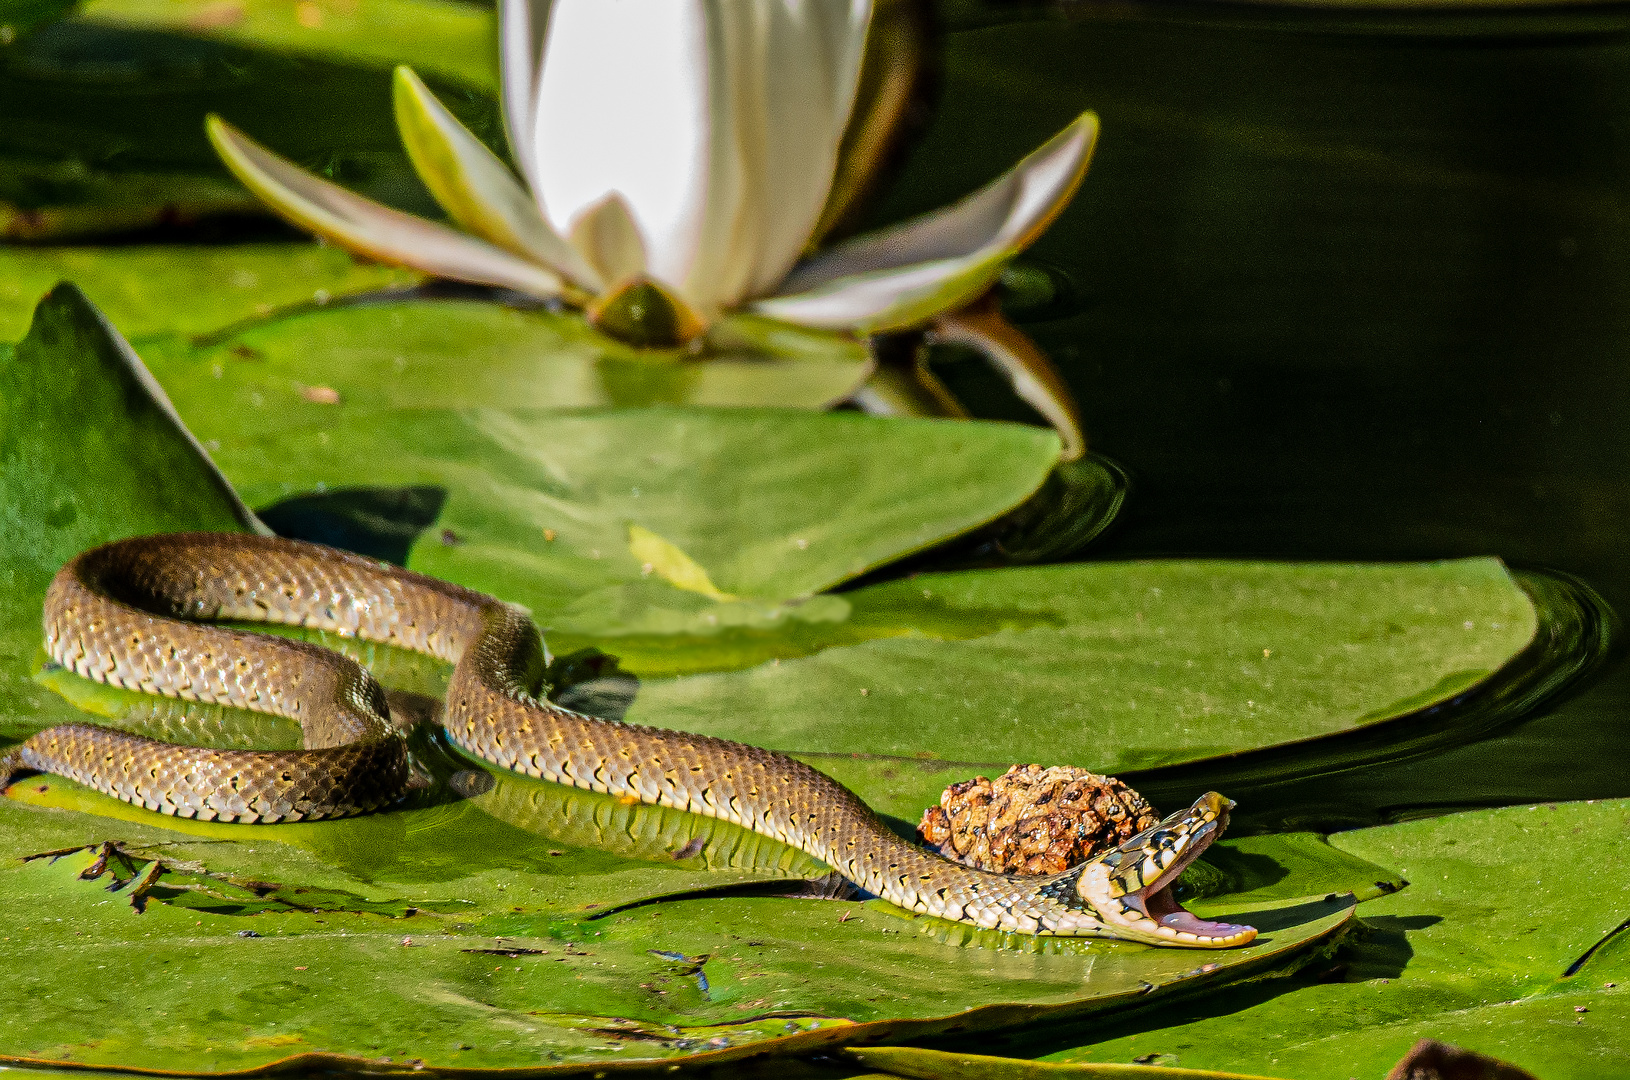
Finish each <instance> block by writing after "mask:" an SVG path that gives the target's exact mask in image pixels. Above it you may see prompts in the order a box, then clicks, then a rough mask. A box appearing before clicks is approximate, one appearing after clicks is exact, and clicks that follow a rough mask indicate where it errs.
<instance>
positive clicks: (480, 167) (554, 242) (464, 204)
mask: <svg viewBox="0 0 1630 1080" xmlns="http://www.w3.org/2000/svg"><path fill="white" fill-rule="evenodd" d="M393 96H394V98H395V104H396V126H397V129H398V130H399V131H400V132H401V135H402V143H403V145H404V146H406V147H407V152H408V157H409V158H410V159H411V160H412V162H413V167H414V169H415V170H417V172H418V173H419V178H420V179H421V180H423V181H424V183H425V186H426V187H428V188H429V189H430V193H431V194H432V195H434V196H435V197H436V201H437V202H438V203H440V204H441V206H442V209H444V210H446V211H447V215H448V216H449V217H451V218H452V219H453V220H454V221H455V222H457V223H458V224H459V225H460V226H462V227H463V228H464V229H466V230H467V231H469V232H471V233H474V234H475V235H476V236H479V237H481V239H483V240H487V241H489V242H491V243H494V244H497V245H498V246H499V247H501V248H505V249H506V250H509V251H512V252H514V253H515V254H517V255H519V256H521V257H522V258H523V259H526V260H528V261H530V262H541V263H542V264H543V265H545V266H548V267H551V268H553V269H554V270H557V271H559V272H560V273H561V274H563V275H564V276H566V277H568V278H570V279H571V280H573V281H575V282H577V283H578V284H579V285H582V286H583V287H584V288H586V289H588V290H589V291H590V292H598V291H599V290H600V288H601V286H602V284H603V283H602V282H601V280H600V278H599V277H598V275H596V274H595V272H594V271H593V270H592V269H590V267H589V265H588V264H587V263H585V262H584V261H583V259H582V257H581V256H579V255H578V253H577V250H576V249H575V248H573V247H572V246H571V245H570V244H568V243H567V242H566V241H565V240H564V239H562V238H561V237H560V236H559V235H558V234H557V233H556V232H555V230H554V229H552V228H550V226H549V223H548V222H547V221H545V220H543V215H542V214H540V213H539V212H538V208H537V205H536V204H535V203H534V202H533V201H532V196H531V195H530V194H528V193H527V191H526V189H525V188H523V187H521V185H520V183H519V182H517V181H516V179H515V175H514V174H513V173H511V172H510V171H509V169H508V167H507V166H505V165H504V163H503V162H502V161H499V160H498V157H497V155H496V154H494V153H493V152H492V151H491V150H488V149H487V147H486V145H485V144H484V143H482V141H481V140H480V139H477V138H476V137H475V136H474V135H472V134H470V131H469V129H468V128H466V127H465V126H464V125H463V124H461V123H459V122H458V118H457V117H455V116H454V115H453V114H452V113H450V112H448V111H447V109H446V107H445V106H443V105H442V103H441V102H440V101H438V100H436V95H434V94H432V93H431V92H430V88H429V87H427V86H425V84H424V83H423V82H422V81H421V80H420V79H419V77H418V76H417V75H415V74H414V73H413V70H412V69H411V68H406V67H399V68H397V69H396V80H395V85H394V94H393Z"/></svg>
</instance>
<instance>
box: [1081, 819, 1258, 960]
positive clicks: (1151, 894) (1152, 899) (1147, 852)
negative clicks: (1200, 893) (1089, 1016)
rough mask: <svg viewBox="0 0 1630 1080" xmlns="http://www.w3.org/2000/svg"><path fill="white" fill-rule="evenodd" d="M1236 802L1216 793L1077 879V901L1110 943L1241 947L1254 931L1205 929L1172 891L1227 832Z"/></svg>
mask: <svg viewBox="0 0 1630 1080" xmlns="http://www.w3.org/2000/svg"><path fill="white" fill-rule="evenodd" d="M1233 806H1234V804H1233V802H1232V801H1230V800H1228V799H1225V798H1223V797H1222V796H1221V795H1219V794H1217V793H1216V792H1215V791H1210V792H1207V793H1206V794H1204V795H1202V796H1201V797H1200V798H1199V799H1197V800H1195V803H1194V805H1193V806H1190V807H1188V808H1187V809H1185V810H1180V811H1178V812H1177V813H1175V814H1172V815H1171V816H1169V817H1167V818H1166V819H1165V820H1164V821H1162V822H1161V823H1160V824H1158V825H1155V826H1153V827H1152V828H1148V829H1145V830H1144V831H1143V832H1141V833H1139V834H1138V835H1136V836H1134V837H1132V838H1131V839H1130V840H1128V841H1126V842H1125V843H1124V844H1122V845H1121V846H1120V847H1118V848H1116V849H1115V850H1114V851H1111V852H1109V853H1107V854H1105V855H1102V856H1100V857H1099V858H1098V859H1096V860H1094V861H1093V862H1090V863H1088V864H1087V865H1086V866H1085V867H1084V868H1083V869H1082V872H1081V876H1080V877H1079V878H1078V879H1077V885H1076V890H1077V893H1078V895H1079V897H1080V899H1081V900H1082V901H1083V902H1084V903H1085V904H1086V905H1087V906H1088V907H1090V908H1091V909H1092V911H1093V912H1094V913H1095V914H1096V915H1097V916H1098V918H1099V919H1100V920H1101V921H1102V922H1103V923H1104V927H1105V929H1106V930H1107V931H1108V932H1109V933H1110V935H1112V936H1114V937H1119V938H1125V939H1128V940H1131V941H1142V942H1147V943H1149V944H1151V945H1178V946H1187V947H1189V948H1195V949H1222V948H1228V947H1230V946H1233V945H1244V944H1246V943H1247V942H1249V941H1251V940H1253V939H1254V938H1255V937H1256V933H1257V932H1256V928H1255V927H1251V926H1240V925H1236V924H1234V923H1223V922H1208V921H1207V920H1205V919H1201V918H1199V917H1198V916H1196V915H1193V914H1191V913H1190V912H1188V911H1187V910H1185V909H1184V907H1183V905H1182V904H1180V903H1178V901H1177V897H1176V896H1175V895H1174V894H1173V892H1172V886H1173V885H1174V884H1175V883H1176V881H1177V879H1178V877H1179V876H1180V875H1181V874H1182V873H1183V871H1184V870H1186V869H1188V866H1189V864H1190V863H1192V862H1193V861H1194V860H1195V859H1197V858H1199V857H1200V853H1201V852H1203V851H1205V849H1206V848H1208V847H1210V846H1211V844H1212V841H1214V840H1216V839H1217V837H1219V836H1221V835H1222V832H1223V830H1224V829H1225V828H1227V827H1228V811H1229V810H1230V809H1232V808H1233Z"/></svg>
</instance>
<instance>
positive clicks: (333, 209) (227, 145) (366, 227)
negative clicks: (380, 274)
mask: <svg viewBox="0 0 1630 1080" xmlns="http://www.w3.org/2000/svg"><path fill="white" fill-rule="evenodd" d="M206 128H207V130H208V131H209V138H210V141H211V142H212V143H214V144H215V149H216V151H217V152H218V153H219V154H220V155H221V158H222V159H223V160H224V161H225V162H226V164H227V166H228V167H229V168H231V170H232V172H233V173H234V174H235V175H236V176H237V178H238V179H239V180H242V181H243V183H244V185H245V186H246V187H248V188H249V190H250V191H253V192H254V193H255V194H256V195H259V196H260V197H261V198H262V199H264V200H265V201H266V202H267V203H268V204H270V206H271V207H272V209H274V210H276V211H277V212H278V213H280V214H282V215H283V216H284V217H286V218H288V219H289V220H290V221H292V222H294V223H295V224H296V225H300V226H302V227H304V228H307V229H310V230H311V231H312V232H314V233H316V234H317V235H318V236H323V237H327V238H328V239H330V240H333V241H334V242H335V243H338V244H339V245H340V246H342V247H344V248H346V249H348V250H350V251H354V252H357V253H358V254H361V255H366V256H368V257H369V258H371V259H378V260H379V261H380V262H387V263H395V264H397V265H399V266H411V267H413V268H414V269H415V270H423V271H425V272H426V273H429V274H435V275H437V276H438V277H445V278H452V279H453V280H455V281H469V282H474V283H475V284H478V285H497V286H500V287H502V288H506V289H516V290H519V291H520V292H525V293H531V294H533V295H535V296H557V295H559V293H560V290H561V281H560V277H559V276H558V275H556V274H555V273H554V272H553V271H551V270H547V269H545V268H544V267H541V266H538V265H536V264H534V263H530V262H527V261H525V260H524V259H521V258H519V257H517V256H515V255H511V254H510V253H509V252H507V251H504V250H502V249H500V248H496V247H493V246H492V245H491V244H489V243H486V242H485V241H482V240H477V239H476V238H475V237H473V236H466V235H464V234H463V233H461V232H457V231H456V230H453V229H449V228H448V227H447V226H445V225H438V224H436V223H435V222H433V221H425V220H424V219H423V218H416V217H414V216H413V215H412V214H404V213H402V212H401V211H400V210H392V209H391V208H390V207H388V206H380V205H379V204H378V203H376V202H373V201H372V200H370V199H365V198H363V197H362V196H361V195H358V194H356V193H355V192H352V191H347V190H345V189H344V188H342V187H340V186H339V185H338V184H331V183H329V182H328V181H327V180H324V179H322V178H321V177H318V176H313V175H312V174H311V173H308V172H306V171H305V170H304V169H302V168H300V167H299V166H298V165H296V164H294V162H292V161H289V160H288V159H286V158H281V157H278V156H277V155H276V154H274V153H272V152H271V151H270V150H268V149H266V148H265V147H264V146H261V145H260V144H259V143H257V142H255V141H254V140H253V139H251V138H249V137H248V136H247V135H245V134H244V133H243V132H241V131H239V130H238V129H237V128H234V127H233V126H232V125H231V124H228V123H226V122H225V121H224V120H222V119H221V118H220V117H218V116H211V117H210V118H209V119H208V121H207V123H206Z"/></svg>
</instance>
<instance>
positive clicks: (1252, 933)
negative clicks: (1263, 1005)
mask: <svg viewBox="0 0 1630 1080" xmlns="http://www.w3.org/2000/svg"><path fill="white" fill-rule="evenodd" d="M1220 835H1222V829H1221V828H1220V827H1219V823H1217V822H1212V823H1211V824H1209V825H1206V826H1204V827H1203V828H1202V829H1201V830H1200V831H1199V832H1198V833H1197V834H1196V836H1195V839H1194V840H1193V841H1191V842H1190V844H1189V849H1188V850H1187V851H1186V852H1184V853H1183V856H1182V857H1181V858H1180V859H1178V860H1177V862H1175V863H1173V864H1172V866H1171V867H1170V868H1169V869H1167V870H1166V871H1165V872H1164V873H1162V874H1161V875H1160V877H1159V878H1157V879H1155V881H1154V882H1153V883H1152V884H1150V885H1146V886H1144V887H1143V888H1142V889H1139V890H1138V891H1137V892H1134V893H1129V894H1128V895H1127V896H1125V897H1123V900H1125V901H1126V902H1127V903H1128V904H1130V905H1131V906H1133V907H1135V908H1137V909H1138V910H1140V911H1142V912H1143V914H1145V915H1147V916H1148V917H1149V918H1150V919H1153V920H1154V921H1155V922H1157V923H1159V924H1160V925H1161V926H1163V927H1165V928H1166V929H1168V930H1173V931H1176V932H1177V933H1179V934H1192V935H1194V936H1195V937H1197V938H1200V939H1203V940H1205V941H1206V943H1207V944H1217V945H1240V944H1244V943H1245V942H1247V941H1250V940H1251V939H1252V938H1254V937H1256V927H1254V926H1242V925H1239V924H1236V923H1226V922H1212V921H1210V920H1207V919H1202V918H1200V917H1199V916H1198V915H1195V914H1194V913H1193V912H1191V911H1189V910H1188V909H1187V908H1185V907H1184V906H1183V905H1182V904H1181V903H1180V902H1179V901H1178V899H1177V895H1176V893H1174V892H1173V891H1172V886H1174V885H1175V884H1177V879H1178V878H1179V877H1181V876H1182V875H1183V871H1184V870H1187V869H1188V867H1189V864H1190V863H1192V862H1193V861H1194V860H1195V859H1198V858H1199V857H1200V854H1201V853H1202V852H1204V851H1205V849H1206V848H1208V847H1210V846H1211V843H1212V841H1214V840H1216V839H1217V837H1218V836H1220Z"/></svg>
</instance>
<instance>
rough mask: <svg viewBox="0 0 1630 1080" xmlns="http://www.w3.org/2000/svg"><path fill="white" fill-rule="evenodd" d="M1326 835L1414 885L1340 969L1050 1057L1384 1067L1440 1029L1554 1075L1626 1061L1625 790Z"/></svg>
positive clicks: (1629, 960) (1369, 923) (1383, 903)
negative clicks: (1592, 799)
mask: <svg viewBox="0 0 1630 1080" xmlns="http://www.w3.org/2000/svg"><path fill="white" fill-rule="evenodd" d="M1330 842H1331V845H1332V847H1334V848H1336V849H1338V850H1341V851H1345V852H1348V853H1351V854H1354V855H1358V856H1359V857H1361V858H1364V859H1369V860H1375V861H1379V862H1382V863H1385V864H1386V865H1387V866H1390V867H1393V868H1394V869H1395V870H1396V871H1397V872H1398V873H1399V874H1401V875H1402V876H1403V877H1405V878H1407V879H1409V880H1410V882H1411V883H1412V884H1411V885H1410V886H1409V887H1408V888H1407V889H1404V890H1403V891H1401V892H1399V893H1397V894H1395V895H1391V896H1384V897H1382V898H1380V899H1378V900H1374V901H1372V902H1370V903H1366V904H1365V905H1364V906H1363V907H1362V908H1361V909H1360V914H1361V917H1362V925H1361V927H1360V929H1359V931H1358V932H1357V933H1356V934H1355V935H1354V936H1353V937H1351V938H1349V939H1348V943H1347V944H1346V945H1345V946H1344V947H1343V949H1342V950H1341V951H1340V952H1339V953H1338V954H1337V955H1336V957H1335V961H1336V963H1337V965H1338V967H1337V968H1336V969H1334V971H1333V972H1332V974H1331V975H1330V976H1327V977H1324V978H1319V979H1313V980H1296V979H1291V980H1282V981H1280V982H1279V983H1277V984H1266V985H1265V986H1264V988H1263V989H1264V992H1262V993H1257V994H1245V993H1243V992H1242V993H1240V994H1238V995H1230V994H1227V993H1226V992H1225V995H1224V996H1222V997H1220V998H1218V999H1217V1000H1215V1001H1213V1002H1212V1003H1211V1006H1212V1007H1211V1008H1209V1009H1207V1010H1206V1011H1207V1012H1210V1013H1213V1014H1214V1015H1211V1016H1196V1015H1194V1014H1193V1013H1188V1014H1180V1015H1170V1014H1168V1015H1165V1016H1163V1015H1161V1014H1159V1013H1156V1014H1154V1015H1152V1016H1151V1017H1149V1018H1147V1019H1146V1020H1145V1021H1143V1022H1141V1023H1137V1024H1129V1025H1127V1026H1126V1027H1122V1028H1117V1029H1115V1030H1114V1031H1113V1032H1112V1033H1111V1036H1110V1037H1109V1038H1106V1039H1103V1040H1102V1041H1099V1040H1096V1039H1095V1040H1094V1041H1093V1042H1092V1044H1091V1045H1086V1046H1083V1047H1081V1048H1080V1049H1078V1050H1069V1051H1064V1052H1060V1053H1057V1054H1054V1055H1051V1056H1050V1058H1049V1059H1050V1060H1063V1061H1122V1062H1125V1061H1130V1060H1131V1059H1132V1058H1133V1057H1136V1056H1138V1055H1141V1054H1149V1053H1159V1054H1162V1055H1169V1056H1170V1058H1171V1059H1173V1060H1170V1061H1168V1060H1167V1059H1166V1057H1164V1056H1163V1057H1162V1058H1161V1059H1160V1060H1161V1062H1162V1063H1163V1064H1177V1063H1181V1064H1182V1065H1185V1066H1193V1067H1197V1068H1213V1069H1232V1070H1234V1071H1241V1072H1244V1071H1256V1072H1262V1073H1266V1074H1267V1075H1270V1076H1285V1077H1308V1076H1325V1075H1332V1074H1333V1072H1335V1071H1342V1070H1344V1071H1346V1072H1348V1073H1351V1074H1354V1075H1358V1076H1366V1075H1368V1076H1379V1075H1382V1074H1383V1073H1384V1071H1385V1070H1386V1069H1387V1068H1389V1067H1390V1066H1391V1064H1392V1063H1393V1062H1395V1061H1397V1060H1398V1059H1399V1058H1401V1057H1402V1056H1403V1054H1404V1052H1405V1051H1406V1050H1408V1049H1409V1047H1410V1046H1411V1045H1413V1044H1414V1043H1415V1041H1416V1040H1417V1039H1419V1038H1422V1037H1425V1036H1431V1037H1433V1038H1438V1039H1442V1040H1444V1041H1446V1042H1452V1043H1455V1044H1457V1045H1461V1046H1465V1047H1467V1048H1469V1049H1473V1050H1478V1051H1481V1052H1483V1053H1486V1054H1490V1055H1492V1056H1494V1057H1497V1058H1500V1059H1502V1060H1505V1061H1509V1062H1511V1063H1513V1064H1515V1065H1518V1066H1520V1067H1522V1068H1525V1069H1528V1070H1529V1071H1531V1072H1532V1073H1534V1075H1536V1076H1541V1077H1546V1078H1547V1080H1551V1078H1555V1080H1574V1078H1586V1077H1607V1076H1615V1075H1618V1074H1620V1073H1622V1072H1624V1071H1625V1070H1626V1069H1627V1068H1630V1048H1627V1046H1626V1043H1625V1041H1624V1038H1623V1032H1624V1030H1625V1024H1626V1023H1627V1022H1630V949H1627V948H1626V943H1627V942H1630V935H1627V934H1626V932H1625V930H1624V926H1623V924H1624V919H1625V916H1626V914H1627V912H1626V910H1625V905H1624V885H1623V882H1624V871H1623V866H1624V861H1625V859H1626V857H1627V856H1630V802H1626V801H1624V800H1617V801H1604V802H1597V803H1560V804H1554V805H1538V806H1518V807H1510V808H1507V809H1501V810H1486V811H1478V812H1474V813H1462V814H1454V815H1451V816H1449V817H1443V818H1433V819H1430V820H1426V821H1415V822H1409V823H1406V824H1401V825H1388V826H1383V827H1380V828H1375V829H1363V830H1359V831H1356V832H1350V833H1339V834H1337V835H1335V836H1333V837H1331V841H1330ZM1168 1025H1169V1026H1168Z"/></svg>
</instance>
